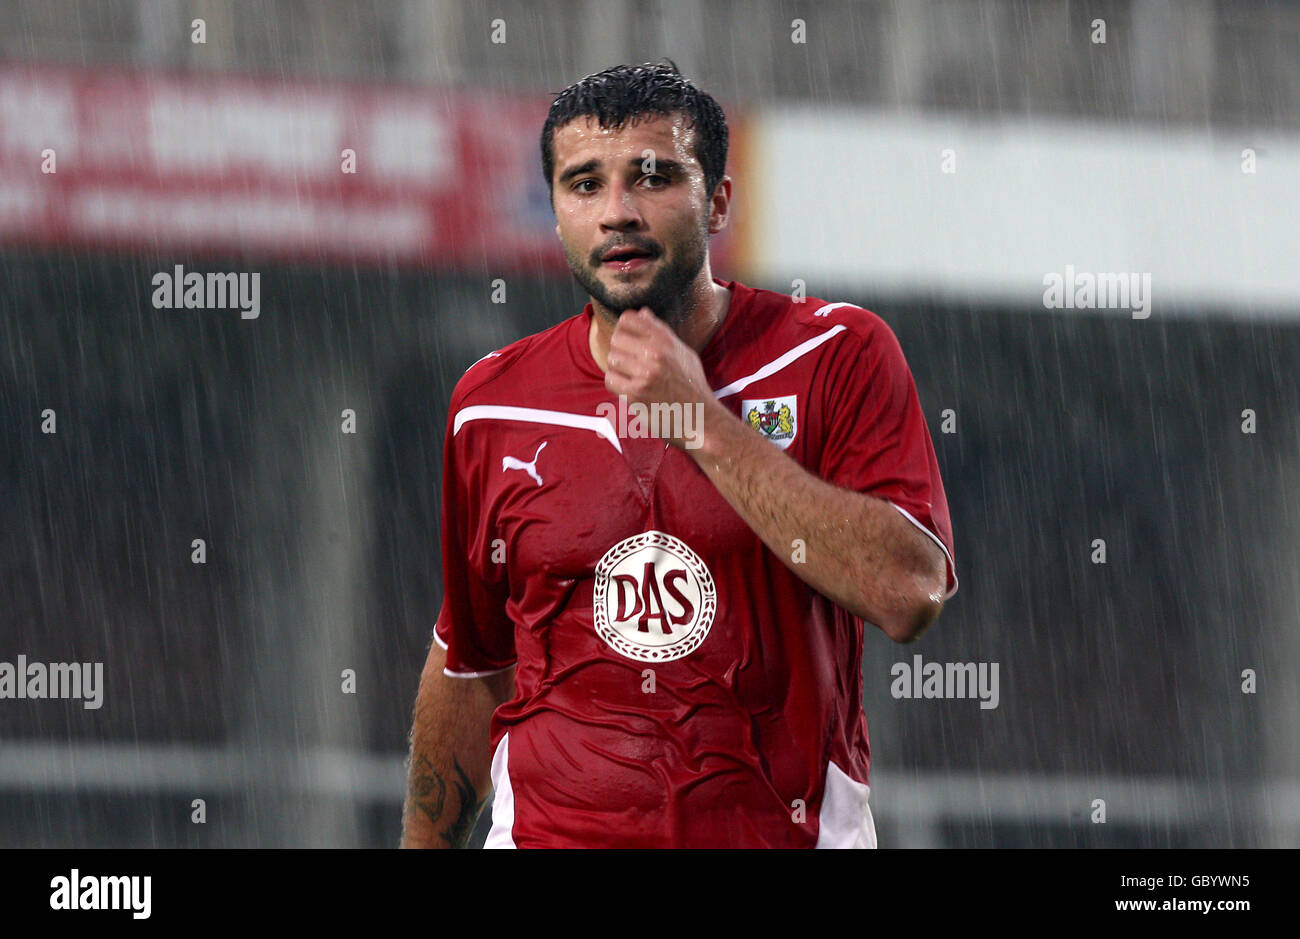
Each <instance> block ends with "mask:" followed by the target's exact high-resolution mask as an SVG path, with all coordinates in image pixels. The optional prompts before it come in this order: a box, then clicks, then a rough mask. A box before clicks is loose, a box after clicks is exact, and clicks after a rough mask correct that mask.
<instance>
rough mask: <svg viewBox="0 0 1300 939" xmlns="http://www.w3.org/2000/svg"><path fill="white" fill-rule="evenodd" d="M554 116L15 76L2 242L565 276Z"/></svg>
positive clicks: (129, 75) (287, 91) (1, 197)
mask: <svg viewBox="0 0 1300 939" xmlns="http://www.w3.org/2000/svg"><path fill="white" fill-rule="evenodd" d="M550 100H551V99H550V96H549V95H546V94H540V95H520V94H508V93H504V92H503V93H489V92H480V91H465V90H448V89H440V88H415V87H401V86H376V85H353V84H338V83H333V84H331V83H316V82H302V81H287V80H280V79H271V78H265V77H239V76H224V75H223V76H208V75H174V74H163V73H146V72H132V71H101V70H82V69H69V68H52V67H44V66H32V65H24V64H14V63H10V64H5V65H0V241H3V242H4V243H8V244H32V243H36V244H53V245H61V246H69V247H90V248H95V247H103V248H115V249H125V250H148V251H150V252H154V253H156V252H158V251H160V250H161V251H184V252H185V253H186V254H187V255H193V256H200V255H204V254H209V255H226V256H228V255H231V254H240V255H246V256H264V257H271V258H281V259H294V260H304V261H311V262H327V263H330V262H333V263H338V262H352V263H359V264H378V263H399V264H414V265H420V266H436V267H450V268H460V269H470V270H486V271H488V272H495V271H503V272H504V271H526V272H529V273H534V274H546V273H559V274H563V273H564V272H566V271H567V267H566V265H565V261H564V255H563V252H562V250H561V247H560V244H559V240H558V239H557V238H556V236H555V231H554V228H555V219H554V217H553V215H552V213H551V209H550V205H549V202H548V199H547V192H546V185H545V181H544V180H543V178H542V173H541V161H540V158H539V155H538V138H539V136H540V133H541V128H542V123H543V121H544V119H545V116H546V109H547V107H548V105H549V103H550ZM349 170H354V171H349ZM725 247H726V245H725V241H723V242H719V243H716V244H715V248H714V252H715V267H716V266H717V263H716V262H717V260H718V258H717V251H718V250H725Z"/></svg>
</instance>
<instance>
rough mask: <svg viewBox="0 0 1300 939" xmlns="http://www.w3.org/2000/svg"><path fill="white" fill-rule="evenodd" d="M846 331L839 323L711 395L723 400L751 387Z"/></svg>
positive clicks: (845, 327)
mask: <svg viewBox="0 0 1300 939" xmlns="http://www.w3.org/2000/svg"><path fill="white" fill-rule="evenodd" d="M846 329H848V327H847V326H845V325H844V324H843V323H840V324H839V325H837V326H833V327H832V328H830V329H828V330H826V332H824V333H822V334H821V335H820V336H814V337H813V338H812V339H809V340H808V341H807V342H801V343H799V345H797V346H795V347H794V348H793V349H791V350H790V351H789V352H787V353H786V354H785V355H783V356H781V357H780V358H776V359H773V360H772V361H771V362H768V363H767V364H766V365H764V366H763V367H762V368H760V369H759V370H758V371H757V372H755V373H754V374H752V375H746V376H745V377H744V378H737V379H736V380H735V381H733V382H732V383H731V384H730V385H727V386H725V387H723V388H719V389H718V390H717V391H715V392H713V393H714V395H716V396H717V397H719V398H725V397H727V396H728V395H734V394H735V393H736V392H737V391H743V390H744V389H745V388H746V387H748V386H749V385H752V384H753V383H754V382H756V381H761V380H762V379H764V378H766V377H767V376H769V375H774V374H776V373H777V372H779V371H781V369H783V368H785V367H786V366H787V365H789V364H790V363H791V362H793V361H795V360H796V359H800V358H803V356H805V355H807V354H808V353H809V352H811V351H812V350H813V349H816V348H817V347H818V346H820V345H821V344H822V343H823V342H825V341H826V340H828V339H831V338H832V337H834V336H836V335H838V334H839V333H842V332H844V330H846Z"/></svg>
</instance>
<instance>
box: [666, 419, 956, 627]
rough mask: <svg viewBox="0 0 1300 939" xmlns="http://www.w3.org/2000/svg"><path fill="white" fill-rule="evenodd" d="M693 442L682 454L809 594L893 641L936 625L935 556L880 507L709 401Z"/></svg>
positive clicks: (939, 603)
mask: <svg viewBox="0 0 1300 939" xmlns="http://www.w3.org/2000/svg"><path fill="white" fill-rule="evenodd" d="M699 442H700V444H701V446H700V447H698V448H697V449H688V450H686V452H687V453H688V454H690V456H691V457H692V458H693V459H694V460H695V462H696V464H697V465H698V466H699V467H700V469H702V470H703V471H704V473H705V474H706V475H707V476H708V477H709V480H710V481H711V482H712V483H713V485H714V486H716V487H717V489H718V491H719V492H720V493H722V496H723V498H725V499H726V500H727V502H728V503H730V505H731V507H732V508H733V509H735V510H736V513H737V514H738V515H739V516H740V517H741V518H743V519H744V520H745V522H746V524H748V525H749V527H750V528H751V529H753V531H754V533H755V534H756V535H758V537H759V538H760V539H762V541H763V543H764V544H765V545H767V546H768V548H769V549H771V551H772V553H773V554H775V555H776V556H777V557H778V558H780V559H781V560H782V561H783V562H785V564H786V566H788V567H789V568H790V569H791V570H792V571H794V573H795V574H797V575H798V576H799V578H800V579H801V580H803V581H804V582H805V583H807V584H808V585H809V586H810V587H812V588H813V589H815V590H816V591H817V592H818V593H821V594H822V595H824V596H826V597H827V598H829V599H830V600H832V601H834V602H835V603H837V604H839V605H840V606H842V607H843V608H844V609H846V610H848V611H849V612H850V613H853V614H854V615H856V616H860V617H862V618H863V619H864V620H866V621H867V622H869V623H873V624H875V625H876V626H878V627H880V628H881V629H882V630H883V631H884V632H885V634H886V635H888V636H889V638H891V639H893V640H894V641H895V642H911V641H912V640H913V639H916V638H917V637H918V636H920V635H921V633H922V632H924V631H925V630H926V629H927V628H928V627H929V626H930V625H931V624H932V623H933V622H934V621H935V620H936V619H938V617H939V613H940V612H941V611H942V610H943V595H944V587H945V585H946V583H947V563H946V561H945V559H944V556H943V552H942V551H940V549H939V546H938V545H936V544H935V543H934V542H933V541H931V540H930V539H929V538H926V537H925V535H923V534H922V533H921V532H920V531H918V530H917V528H916V526H914V525H912V524H911V523H910V522H909V521H908V520H907V519H906V518H904V517H903V516H902V514H901V513H900V512H899V511H898V510H897V509H895V508H894V507H893V506H892V505H890V504H889V503H888V502H886V501H885V500H883V499H877V498H876V497H874V496H869V495H866V494H864V493H860V492H853V491H851V490H848V489H841V488H840V487H839V486H836V485H833V484H831V483H828V482H826V481H825V480H824V479H819V478H818V477H817V476H815V475H814V474H812V473H810V472H808V470H806V469H804V468H803V467H802V466H800V465H799V463H797V462H796V461H795V460H794V459H792V458H791V457H790V456H788V455H787V454H786V453H785V452H784V451H782V450H779V449H777V448H776V447H774V446H772V444H770V443H768V442H767V441H766V440H764V439H763V438H762V437H760V436H759V435H758V434H756V433H754V431H753V429H752V428H750V427H748V426H746V425H745V424H743V423H742V422H741V421H740V419H739V418H737V417H736V416H735V415H733V414H732V413H731V412H730V411H729V410H727V408H726V407H725V406H724V405H723V404H722V403H721V402H719V401H718V400H717V399H716V398H715V399H713V403H712V406H710V404H709V403H708V402H707V401H706V402H705V404H704V420H703V428H702V431H701V435H700V440H699ZM796 540H798V541H801V542H802V550H800V551H798V552H796V547H799V546H797V545H796V544H795V541H796ZM796 557H799V558H800V560H799V561H797V562H796V561H795V558H796Z"/></svg>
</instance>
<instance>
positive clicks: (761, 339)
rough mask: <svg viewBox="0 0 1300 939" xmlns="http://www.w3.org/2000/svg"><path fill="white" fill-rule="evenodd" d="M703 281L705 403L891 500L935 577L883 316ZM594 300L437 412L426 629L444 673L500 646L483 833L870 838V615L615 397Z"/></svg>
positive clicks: (659, 842)
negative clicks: (433, 597) (431, 610)
mask: <svg viewBox="0 0 1300 939" xmlns="http://www.w3.org/2000/svg"><path fill="white" fill-rule="evenodd" d="M715 282H716V283H718V284H721V285H723V286H725V287H727V288H728V289H730V290H731V292H732V294H731V300H730V306H729V309H728V311H727V315H726V317H725V319H724V321H723V323H722V325H721V326H720V327H719V329H718V331H717V332H716V333H715V335H714V336H713V338H712V339H711V340H710V342H709V343H708V345H707V346H706V347H705V349H704V350H703V351H702V352H701V356H700V357H701V360H702V362H703V365H704V370H705V374H706V376H707V378H708V379H709V382H710V385H711V387H712V388H713V389H714V393H715V394H716V395H717V396H718V398H719V400H720V401H722V402H723V403H724V404H726V405H727V406H728V407H729V408H730V409H731V411H732V413H733V414H735V415H736V416H737V417H739V418H740V419H741V420H742V421H744V422H745V423H746V424H748V425H750V426H751V427H752V428H753V429H754V432H755V433H758V434H760V435H761V436H763V437H764V438H766V439H767V440H768V441H770V443H771V445H772V446H775V447H779V448H780V449H782V450H783V451H784V453H785V454H786V455H787V456H789V457H791V458H793V459H794V460H796V461H797V462H798V463H799V464H801V465H802V466H803V467H804V468H805V469H807V470H809V471H810V472H812V473H814V474H816V475H817V476H819V477H821V478H823V479H826V480H828V481H830V482H832V483H835V484H836V485H839V486H842V487H845V488H849V489H853V490H856V491H859V492H863V493H867V494H870V495H872V496H875V497H878V498H880V499H884V500H887V501H888V502H890V503H891V504H892V505H893V506H894V507H895V508H897V509H898V510H899V511H900V512H901V513H902V514H903V515H904V516H905V517H906V518H907V519H908V520H909V521H910V522H911V523H912V524H914V525H916V526H917V528H919V529H920V530H921V531H922V532H924V533H925V534H926V535H927V536H928V537H930V538H931V539H932V540H934V541H935V542H936V543H937V544H939V546H940V547H941V548H942V549H943V552H944V554H945V556H946V557H947V566H948V582H947V588H946V595H947V596H949V597H950V596H952V595H953V594H954V593H955V592H956V590H957V577H956V572H955V567H954V560H953V542H952V531H951V525H950V521H949V515H948V505H947V501H946V499H945V496H944V490H943V484H942V482H941V480H940V477H939V468H938V463H937V460H936V458H935V452H934V448H933V445H932V441H931V438H930V434H929V431H928V429H927V427H926V423H925V419H924V415H923V413H922V410H921V405H920V402H919V399H918V397H917V393H916V387H915V384H914V382H913V379H912V375H911V372H910V371H909V369H908V367H907V364H906V361H905V359H904V356H903V353H902V350H901V348H900V347H899V344H898V341H897V339H896V338H895V336H894V334H893V332H892V331H891V330H890V329H889V327H888V326H887V325H886V324H885V323H884V321H883V320H881V319H880V318H879V317H878V316H876V315H875V314H873V313H871V312H869V311H867V310H864V309H862V308H860V307H857V306H854V305H851V304H847V303H828V302H826V301H823V300H818V299H815V298H804V299H803V300H802V302H798V301H797V300H796V299H794V298H792V297H790V296H787V295H784V294H780V293H776V292H772V291H767V290H761V289H757V288H752V287H748V286H746V285H744V284H741V283H739V282H736V281H730V282H724V281H721V280H717V281H715ZM592 315H593V312H592V307H591V304H590V303H588V304H587V306H586V308H585V309H584V310H583V311H582V313H580V314H579V315H577V316H575V317H572V318H571V319H568V320H566V321H564V322H562V323H560V324H559V325H557V326H555V327H553V328H551V329H549V330H546V331H545V332H541V333H538V334H536V335H533V336H530V337H528V338H525V339H522V340H520V341H518V342H516V343H514V344H512V345H509V346H507V347H506V348H504V349H501V350H500V351H498V352H494V353H491V354H489V355H488V356H485V357H484V358H483V359H480V360H479V361H478V362H476V363H475V364H474V365H473V366H471V367H470V368H469V370H468V371H467V372H466V373H465V375H464V376H463V377H462V378H461V380H460V381H459V383H458V384H457V386H456V389H455V391H454V393H453V396H452V401H451V409H450V412H449V415H448V425H447V437H446V445H445V451H444V466H443V506H442V555H443V565H444V579H445V597H444V602H443V607H442V610H441V613H440V614H439V617H438V621H437V625H436V629H435V637H436V639H437V641H438V642H439V644H440V645H442V646H443V647H444V648H446V650H447V662H446V672H447V674H448V675H453V676H461V677H475V676H483V675H487V674H491V673H493V672H498V671H502V670H505V669H508V668H510V667H512V666H514V667H515V688H516V692H515V696H514V698H513V699H512V700H510V701H509V702H507V703H505V704H503V705H502V706H500V707H499V708H498V709H497V710H496V712H495V714H494V715H493V718H492V723H491V735H492V745H493V752H494V757H493V769H492V782H493V786H494V789H495V792H496V797H495V800H494V807H493V828H492V833H491V835H490V836H489V839H488V846H489V847H492V846H518V847H633V848H635V847H818V846H820V847H833V846H874V843H875V833H874V827H873V825H872V822H871V815H870V810H869V809H868V807H867V801H866V799H867V795H868V793H869V788H868V770H869V766H870V746H869V744H868V739H867V725H866V718H865V715H864V714H863V710H862V704H861V701H862V672H861V658H862V645H863V629H864V624H863V622H862V621H861V620H859V619H858V618H856V617H854V616H853V615H851V614H849V613H847V612H846V611H844V610H842V609H840V608H839V607H837V606H836V605H834V604H833V603H832V602H831V601H830V600H828V599H826V598H825V597H823V596H822V595H820V594H819V593H817V592H816V591H815V590H813V589H812V588H811V587H809V586H808V585H806V584H805V583H804V582H803V581H802V580H800V579H799V577H798V576H797V575H796V574H794V573H793V572H792V570H791V569H790V567H788V566H787V565H786V563H785V561H789V560H792V558H793V556H794V554H795V552H796V551H797V550H798V546H797V545H793V544H792V546H791V550H790V554H789V555H788V556H787V557H786V558H784V559H783V558H781V557H778V556H777V555H775V554H774V553H773V552H771V551H770V550H769V549H768V548H767V547H766V546H765V545H764V544H763V543H762V542H761V541H760V540H759V538H758V536H757V535H755V534H754V532H753V531H752V530H751V529H750V528H749V527H748V526H747V525H746V524H745V522H744V521H743V520H742V519H741V518H740V516H739V515H738V514H737V513H736V512H735V511H734V510H733V509H732V508H731V506H730V505H729V504H728V503H727V501H726V500H725V499H724V498H723V497H722V495H721V494H720V493H719V492H718V491H717V489H715V488H714V486H713V485H712V484H711V483H710V482H709V480H708V478H707V477H706V476H705V474H704V472H703V471H702V470H700V469H699V468H698V467H697V466H696V465H695V463H694V461H693V460H692V459H691V457H690V455H689V454H688V453H686V452H684V451H683V450H680V449H678V448H677V447H674V446H672V445H670V444H668V443H667V442H666V441H665V440H663V439H656V438H654V437H650V436H644V434H645V433H646V432H648V431H649V430H651V429H652V428H651V427H650V426H648V425H649V424H650V421H649V420H642V421H640V422H638V421H637V419H636V414H635V413H634V409H631V408H628V407H626V406H625V407H624V409H623V414H622V415H621V416H620V414H619V412H618V411H619V401H618V398H617V396H615V395H612V394H610V393H609V392H608V391H607V390H606V389H605V383H604V375H603V373H602V372H601V370H600V368H599V367H598V366H597V364H596V362H595V360H594V358H593V357H592V354H591V350H590V346H589V338H588V337H589V329H590V325H591V317H592ZM625 405H626V402H625ZM620 417H622V421H621V420H620ZM667 417H668V415H666V414H662V415H661V418H662V419H667ZM620 423H623V424H624V425H625V426H622V427H620V426H619V425H620ZM688 429H689V428H688ZM620 431H622V433H621V434H620ZM796 566H797V565H796Z"/></svg>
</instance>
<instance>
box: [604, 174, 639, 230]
mask: <svg viewBox="0 0 1300 939" xmlns="http://www.w3.org/2000/svg"><path fill="white" fill-rule="evenodd" d="M601 208H602V209H603V210H604V211H603V213H602V216H601V220H600V224H601V225H602V226H603V227H605V228H610V229H614V230H617V231H623V230H625V229H627V228H631V227H635V226H638V225H640V224H641V223H642V219H641V210H640V209H639V208H638V207H637V200H636V193H635V192H634V191H633V190H632V189H631V188H629V187H628V186H626V185H624V184H623V183H613V184H611V185H610V187H609V188H608V189H607V190H606V196H605V204H604V205H603V206H602V207H601Z"/></svg>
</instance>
